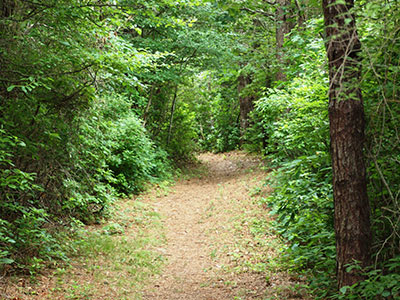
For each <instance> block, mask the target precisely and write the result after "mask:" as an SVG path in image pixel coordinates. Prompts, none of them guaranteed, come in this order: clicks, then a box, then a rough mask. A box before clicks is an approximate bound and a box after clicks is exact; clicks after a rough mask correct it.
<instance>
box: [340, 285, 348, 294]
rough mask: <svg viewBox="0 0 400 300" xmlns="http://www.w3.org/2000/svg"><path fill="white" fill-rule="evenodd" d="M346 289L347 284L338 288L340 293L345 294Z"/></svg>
mask: <svg viewBox="0 0 400 300" xmlns="http://www.w3.org/2000/svg"><path fill="white" fill-rule="evenodd" d="M348 289H349V287H348V286H344V287H341V288H340V292H341V293H342V294H346V292H347V290H348Z"/></svg>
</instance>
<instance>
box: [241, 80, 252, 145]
mask: <svg viewBox="0 0 400 300" xmlns="http://www.w3.org/2000/svg"><path fill="white" fill-rule="evenodd" d="M238 80H239V82H238V92H239V104H240V136H241V142H243V137H244V134H245V132H246V130H247V128H249V126H250V122H249V114H250V112H251V111H252V110H253V109H254V103H253V102H254V97H253V96H250V95H246V96H244V95H240V93H241V92H242V90H243V89H244V88H245V87H246V86H247V85H248V84H250V83H251V78H250V76H249V75H240V76H239V78H238Z"/></svg>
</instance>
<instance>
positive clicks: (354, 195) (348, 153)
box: [323, 0, 371, 288]
mask: <svg viewBox="0 0 400 300" xmlns="http://www.w3.org/2000/svg"><path fill="white" fill-rule="evenodd" d="M345 1H346V2H345V3H346V4H337V2H336V0H323V10H324V17H325V32H326V38H327V42H326V50H327V55H328V61H329V79H330V88H329V121H330V137H331V156H332V167H333V192H334V202H335V232H336V252H337V280H338V287H339V288H341V287H343V286H346V285H353V284H354V283H356V282H359V281H360V280H362V275H361V274H360V272H359V271H357V270H354V269H353V270H352V271H350V272H346V265H347V264H352V263H353V262H354V261H358V262H360V263H361V266H367V265H368V264H369V261H370V246H371V245H370V244H371V229H370V207H369V201H368V195H367V184H366V171H365V163H364V158H363V145H364V127H365V121H364V107H363V100H362V95H361V90H360V88H359V83H360V75H361V67H360V58H359V53H360V51H361V43H360V40H359V39H358V35H357V29H356V23H355V17H354V15H353V13H352V11H351V10H352V8H353V5H354V3H353V0H345Z"/></svg>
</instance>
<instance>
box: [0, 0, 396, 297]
mask: <svg viewBox="0 0 400 300" xmlns="http://www.w3.org/2000/svg"><path fill="white" fill-rule="evenodd" d="M322 2H323V3H320V2H319V1H314V0H276V1H265V0H264V1H258V0H241V1H237V0H236V1H235V0H227V1H222V0H179V1H171V0H29V1H27V0H3V1H1V3H0V34H1V38H0V201H1V202H0V268H1V269H2V270H11V269H12V270H30V271H31V272H34V268H37V267H40V266H43V265H45V264H46V263H47V262H48V261H52V260H55V259H66V254H65V249H64V248H63V247H62V241H63V236H62V234H60V232H68V228H69V226H70V225H71V224H73V223H76V222H84V223H93V222H97V221H98V220H99V219H101V218H103V217H106V216H107V213H108V208H109V207H110V205H112V203H113V201H114V200H115V199H116V198H117V197H120V196H123V195H129V194H132V193H138V192H140V191H142V190H143V189H144V188H145V186H146V183H148V182H155V181H158V180H163V179H165V178H167V177H169V176H171V174H172V173H173V169H174V167H175V166H178V165H180V164H181V163H182V162H184V161H187V160H190V159H193V154H194V152H195V151H217V152H224V151H229V150H233V149H238V148H242V149H245V150H248V151H254V152H258V153H260V154H262V155H264V156H265V157H267V158H268V159H269V161H271V164H272V165H273V167H274V169H275V171H274V176H271V177H270V178H273V179H269V181H270V182H269V181H268V182H267V183H268V184H274V185H275V188H274V192H273V193H272V194H271V195H270V196H268V197H267V198H266V199H264V200H263V201H265V203H266V204H267V205H268V206H270V208H271V212H272V213H273V214H276V219H275V220H276V224H275V227H276V229H277V231H278V232H279V233H280V235H281V236H282V238H284V239H285V240H286V241H287V243H286V245H287V247H286V248H285V249H284V250H283V252H282V261H281V264H283V265H285V266H286V267H287V268H291V269H294V270H296V271H297V272H298V273H304V274H305V275H306V276H307V278H308V279H309V280H310V285H309V286H310V291H311V292H313V293H315V296H316V297H320V298H323V297H327V296H328V295H334V294H335V290H336V287H337V286H338V287H339V289H340V293H339V294H336V296H335V297H337V298H339V299H376V298H377V297H381V298H387V299H395V298H396V297H398V296H399V293H400V287H399V285H398V282H399V280H400V278H399V275H398V274H399V273H400V222H399V220H400V207H399V201H400V200H399V195H400V174H399V172H398V170H399V164H400V149H399V146H400V137H399V132H398V127H399V124H400V119H399V115H400V114H399V100H398V98H399V87H398V76H399V72H400V68H399V57H400V43H399V34H398V33H399V32H400V24H399V19H400V18H399V17H400V6H399V4H398V3H397V2H396V1H386V2H382V1H377V0H372V1H359V2H358V3H356V4H354V3H353V1H352V0H344V1H331V0H326V1H325V0H324V1H322ZM60 228H65V229H66V230H65V231H60V230H59V229H60ZM335 274H336V275H337V276H335ZM336 278H337V279H338V285H335V283H334V282H335V280H336Z"/></svg>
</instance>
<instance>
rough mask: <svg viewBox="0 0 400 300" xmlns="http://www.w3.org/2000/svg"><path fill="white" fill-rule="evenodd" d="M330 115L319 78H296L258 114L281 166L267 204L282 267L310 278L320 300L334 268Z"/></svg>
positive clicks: (264, 101)
mask: <svg viewBox="0 0 400 300" xmlns="http://www.w3.org/2000/svg"><path fill="white" fill-rule="evenodd" d="M327 113H328V112H327V85H326V84H325V80H324V78H321V77H318V78H314V79H313V80H311V78H309V77H306V78H295V79H294V80H293V81H292V82H290V83H288V84H287V85H286V86H285V87H284V88H282V89H280V90H277V89H270V90H268V91H267V95H266V96H265V97H264V98H261V99H260V100H259V101H258V102H257V103H256V110H255V112H254V117H256V120H258V123H259V124H260V125H259V127H258V128H260V127H262V128H263V130H264V134H265V135H266V137H268V139H267V143H268V144H267V147H266V152H267V153H269V154H270V156H269V157H271V158H272V159H273V161H274V162H275V165H276V166H277V169H276V170H275V171H274V172H273V175H272V176H271V178H273V179H270V181H269V182H268V183H269V184H271V185H272V187H273V192H272V193H271V195H270V196H268V197H267V198H266V199H264V200H263V202H264V203H266V204H267V205H268V206H269V207H270V208H271V214H273V215H274V216H275V221H274V227H275V228H276V230H277V232H278V233H279V234H280V235H281V236H282V237H283V238H284V239H285V241H287V243H286V245H285V246H284V247H283V248H282V255H281V257H282V261H281V263H284V264H285V265H286V266H287V267H289V268H290V269H294V270H296V271H297V272H305V273H306V274H308V275H309V276H308V277H309V278H310V279H311V280H312V282H311V286H310V287H311V288H312V289H315V290H319V295H320V296H321V297H324V296H326V295H327V292H328V291H329V290H330V287H331V285H332V282H333V281H332V274H335V265H336V262H335V255H336V250H335V238H334V227H333V195H332V184H331V181H332V171H331V166H330V156H329V146H328V145H329V142H328V141H329V131H328V128H329V127H328V122H327ZM322 286H323V287H324V288H323V289H321V287H322ZM321 290H323V291H324V292H320V291H321Z"/></svg>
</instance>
